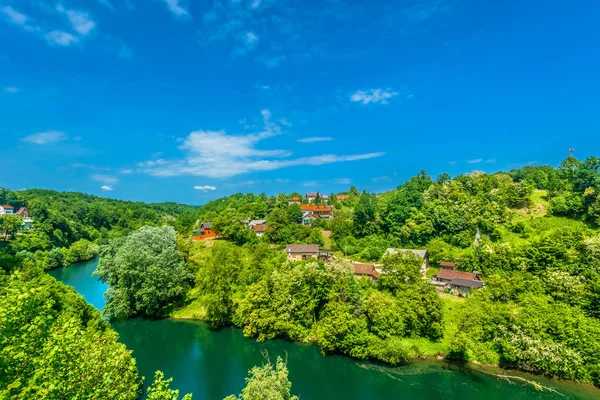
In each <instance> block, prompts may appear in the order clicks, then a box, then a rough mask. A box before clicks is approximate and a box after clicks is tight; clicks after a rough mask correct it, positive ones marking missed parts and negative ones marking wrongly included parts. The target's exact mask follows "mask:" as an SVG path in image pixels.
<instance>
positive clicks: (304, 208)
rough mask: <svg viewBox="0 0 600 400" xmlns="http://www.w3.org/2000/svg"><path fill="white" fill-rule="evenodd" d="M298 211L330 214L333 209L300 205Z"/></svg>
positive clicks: (314, 205) (313, 205)
mask: <svg viewBox="0 0 600 400" xmlns="http://www.w3.org/2000/svg"><path fill="white" fill-rule="evenodd" d="M300 209H301V210H302V211H312V212H332V211H333V207H331V206H317V205H316V204H301V205H300Z"/></svg>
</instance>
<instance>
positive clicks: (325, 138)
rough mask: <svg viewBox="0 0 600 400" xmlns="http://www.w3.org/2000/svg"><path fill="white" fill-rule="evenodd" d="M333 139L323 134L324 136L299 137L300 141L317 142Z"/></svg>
mask: <svg viewBox="0 0 600 400" xmlns="http://www.w3.org/2000/svg"><path fill="white" fill-rule="evenodd" d="M332 140H333V138H332V137H329V136H323V137H307V138H302V139H298V142H300V143H315V142H331V141H332Z"/></svg>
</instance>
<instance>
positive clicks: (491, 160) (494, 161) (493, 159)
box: [485, 158, 496, 164]
mask: <svg viewBox="0 0 600 400" xmlns="http://www.w3.org/2000/svg"><path fill="white" fill-rule="evenodd" d="M485 162H486V163H487V164H496V159H495V158H491V159H489V160H486V161H485Z"/></svg>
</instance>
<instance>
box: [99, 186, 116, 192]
mask: <svg viewBox="0 0 600 400" xmlns="http://www.w3.org/2000/svg"><path fill="white" fill-rule="evenodd" d="M100 189H102V190H104V191H106V192H111V191H112V190H113V187H112V186H108V185H103V186H100Z"/></svg>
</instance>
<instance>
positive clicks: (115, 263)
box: [94, 226, 193, 319]
mask: <svg viewBox="0 0 600 400" xmlns="http://www.w3.org/2000/svg"><path fill="white" fill-rule="evenodd" d="M94 276H98V277H100V279H101V280H102V281H103V282H106V283H107V284H108V291H107V292H106V294H105V298H106V306H105V307H104V310H103V311H104V313H105V314H106V315H107V316H109V317H112V318H117V319H122V318H127V317H130V316H137V315H139V316H147V317H158V316H164V315H166V314H168V312H169V311H170V309H171V307H172V306H173V305H174V304H176V303H178V302H179V301H181V300H182V299H183V298H184V297H185V295H186V293H187V290H188V289H189V288H190V283H191V282H192V281H193V275H192V274H191V272H190V271H189V270H188V268H187V266H186V265H185V262H183V261H182V260H181V257H180V254H179V251H178V250H177V247H176V239H175V230H174V229H173V228H172V227H168V226H164V227H162V228H153V227H148V226H146V227H142V228H140V229H139V230H137V231H135V232H133V233H131V234H130V235H128V236H127V237H125V238H117V239H113V240H111V241H110V243H109V244H108V245H107V246H105V247H104V248H102V251H101V258H100V262H99V263H98V269H97V270H96V271H95V272H94Z"/></svg>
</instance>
